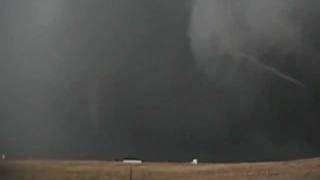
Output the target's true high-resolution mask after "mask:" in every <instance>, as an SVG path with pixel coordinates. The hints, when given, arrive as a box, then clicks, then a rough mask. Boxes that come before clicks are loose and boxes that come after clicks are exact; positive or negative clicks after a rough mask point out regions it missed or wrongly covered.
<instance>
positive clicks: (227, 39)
mask: <svg viewBox="0 0 320 180" xmlns="http://www.w3.org/2000/svg"><path fill="white" fill-rule="evenodd" d="M319 9H320V3H319V2H318V1H317V0H305V1H299V0H292V1H287V0H237V1H232V0H194V1H191V0H183V1H173V0H136V1H132V0H67V1H66V0H2V1H0V61H1V65H0V85H1V86H0V87H1V88H0V151H1V152H4V153H6V154H7V156H8V157H9V158H10V157H11V158H56V159H101V160H105V159H115V158H121V157H138V158H142V159H145V160H149V161H186V160H188V161H189V160H190V159H192V158H199V159H200V160H202V161H259V160H280V159H293V158H300V157H310V156H316V155H319V154H320V141H319V139H318V137H319V136H320V133H319V128H320V123H319V118H320V114H319V108H320V101H319V100H320V84H319V82H320V74H319V72H320V61H319V57H320V56H319V54H320V53H319V52H320V35H319V33H318V32H319V31H320V24H319V22H318V19H319V18H320V13H319V12H320V11H319Z"/></svg>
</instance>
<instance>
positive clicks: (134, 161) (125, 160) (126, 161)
mask: <svg viewBox="0 0 320 180" xmlns="http://www.w3.org/2000/svg"><path fill="white" fill-rule="evenodd" d="M122 162H123V163H125V164H142V160H135V159H124V160H123V161H122Z"/></svg>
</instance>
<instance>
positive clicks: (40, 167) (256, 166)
mask: <svg viewBox="0 0 320 180" xmlns="http://www.w3.org/2000/svg"><path fill="white" fill-rule="evenodd" d="M130 168H132V169H133V180H215V179H217V180H255V179H257V180H320V159H309V160H300V161H290V162H273V163H241V164H200V165H197V166H194V165H191V164H187V163H186V164H183V163H180V164H178V163H144V164H142V165H132V166H129V165H125V164H122V163H116V162H99V161H12V162H6V163H2V164H0V179H1V176H2V177H4V176H6V177H7V179H10V180H11V179H14V180H15V179H16V180H127V179H129V175H130Z"/></svg>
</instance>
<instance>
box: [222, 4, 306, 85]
mask: <svg viewBox="0 0 320 180" xmlns="http://www.w3.org/2000/svg"><path fill="white" fill-rule="evenodd" d="M225 3H226V6H225V7H226V9H225V11H226V15H227V16H228V17H227V19H229V20H230V22H236V21H235V15H234V13H233V10H232V3H234V1H231V0H225ZM230 24H231V27H230V30H229V31H230V35H231V36H232V35H233V34H236V32H234V31H236V30H237V27H236V26H234V25H232V24H233V23H230ZM229 43H234V44H229V45H230V47H231V48H230V49H229V50H230V51H231V54H232V55H233V57H235V58H236V59H239V58H240V59H246V60H248V61H249V62H251V63H253V64H254V65H256V66H257V67H259V68H261V69H263V70H265V71H268V72H270V73H271V74H273V75H275V76H277V77H279V78H281V79H283V80H285V81H288V82H291V83H293V84H295V85H297V86H301V87H305V85H304V84H303V83H302V82H301V81H299V80H297V79H295V78H293V77H291V76H289V75H287V74H285V73H283V72H281V71H279V70H278V69H276V68H274V67H272V66H268V65H266V64H264V63H262V62H261V61H260V60H259V59H258V58H256V57H254V56H252V55H249V54H245V53H241V52H237V49H238V48H236V47H237V44H235V41H229Z"/></svg>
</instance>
